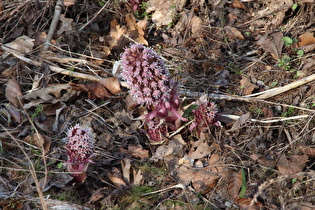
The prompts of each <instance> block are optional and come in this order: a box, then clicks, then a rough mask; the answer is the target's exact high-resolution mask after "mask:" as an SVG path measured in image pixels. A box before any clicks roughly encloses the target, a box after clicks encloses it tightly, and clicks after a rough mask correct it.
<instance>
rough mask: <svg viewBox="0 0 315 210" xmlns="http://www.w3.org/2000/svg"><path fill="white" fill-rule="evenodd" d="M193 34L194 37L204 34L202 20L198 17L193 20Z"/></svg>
mask: <svg viewBox="0 0 315 210" xmlns="http://www.w3.org/2000/svg"><path fill="white" fill-rule="evenodd" d="M191 33H192V35H193V36H200V35H201V33H202V20H201V18H200V17H198V16H194V17H193V18H192V19H191Z"/></svg>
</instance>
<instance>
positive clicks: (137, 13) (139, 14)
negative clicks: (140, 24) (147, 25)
mask: <svg viewBox="0 0 315 210" xmlns="http://www.w3.org/2000/svg"><path fill="white" fill-rule="evenodd" d="M147 6H148V2H146V1H143V2H141V4H140V5H139V7H140V9H138V10H137V11H135V12H134V15H135V16H136V17H138V18H139V19H145V18H148V19H150V18H151V17H152V15H150V14H149V13H147V12H146V9H147Z"/></svg>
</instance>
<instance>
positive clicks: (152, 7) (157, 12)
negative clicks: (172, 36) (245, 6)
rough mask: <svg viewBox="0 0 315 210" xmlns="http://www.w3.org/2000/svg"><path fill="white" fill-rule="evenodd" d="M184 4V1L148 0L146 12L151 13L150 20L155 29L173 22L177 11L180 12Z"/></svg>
mask: <svg viewBox="0 0 315 210" xmlns="http://www.w3.org/2000/svg"><path fill="white" fill-rule="evenodd" d="M185 4H186V0H174V1H169V0H149V1H148V3H147V9H146V12H147V13H151V12H153V14H152V20H153V22H155V23H156V25H157V27H161V26H166V25H168V24H170V23H172V22H173V18H174V17H175V16H176V14H177V11H180V10H181V9H182V8H183V6H184V5H185ZM174 6H175V7H174Z"/></svg>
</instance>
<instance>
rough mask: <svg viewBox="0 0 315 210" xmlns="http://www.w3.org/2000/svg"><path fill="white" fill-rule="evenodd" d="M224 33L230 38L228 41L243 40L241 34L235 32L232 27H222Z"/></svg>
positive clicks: (237, 31)
mask: <svg viewBox="0 0 315 210" xmlns="http://www.w3.org/2000/svg"><path fill="white" fill-rule="evenodd" d="M224 31H225V32H226V35H227V36H228V37H229V38H230V39H235V38H237V39H242V40H243V39H244V36H243V34H242V33H241V32H240V31H239V30H237V29H236V28H234V27H232V26H225V27H224Z"/></svg>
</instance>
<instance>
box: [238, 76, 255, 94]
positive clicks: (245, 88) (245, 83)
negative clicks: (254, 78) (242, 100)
mask: <svg viewBox="0 0 315 210" xmlns="http://www.w3.org/2000/svg"><path fill="white" fill-rule="evenodd" d="M240 85H241V91H242V94H243V95H250V94H252V93H253V90H254V89H256V88H258V86H257V85H254V84H253V83H251V82H250V81H249V79H247V78H243V79H242V80H241V81H240Z"/></svg>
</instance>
